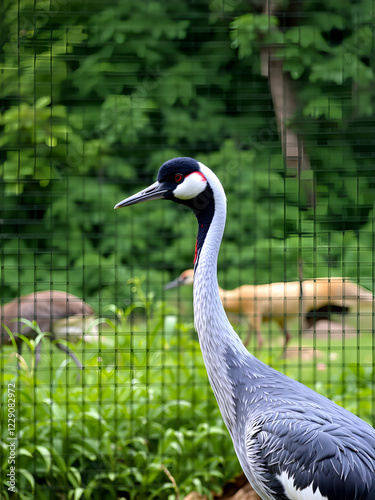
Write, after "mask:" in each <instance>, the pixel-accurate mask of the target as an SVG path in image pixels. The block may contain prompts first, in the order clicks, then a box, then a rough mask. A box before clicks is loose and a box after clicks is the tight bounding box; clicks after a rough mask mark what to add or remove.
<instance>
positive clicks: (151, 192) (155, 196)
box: [115, 181, 168, 208]
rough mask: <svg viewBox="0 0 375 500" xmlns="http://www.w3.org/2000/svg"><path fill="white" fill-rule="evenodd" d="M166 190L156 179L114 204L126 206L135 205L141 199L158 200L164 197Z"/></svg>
mask: <svg viewBox="0 0 375 500" xmlns="http://www.w3.org/2000/svg"><path fill="white" fill-rule="evenodd" d="M167 192H168V189H166V188H165V187H164V186H163V183H160V182H158V181H156V182H154V184H151V186H149V187H148V188H146V189H144V190H143V191H139V193H136V194H133V196H130V197H129V198H126V199H125V200H122V201H120V203H117V205H115V208H121V207H128V206H129V205H135V204H136V203H142V202H143V201H149V200H159V199H161V198H164V194H165V193H167Z"/></svg>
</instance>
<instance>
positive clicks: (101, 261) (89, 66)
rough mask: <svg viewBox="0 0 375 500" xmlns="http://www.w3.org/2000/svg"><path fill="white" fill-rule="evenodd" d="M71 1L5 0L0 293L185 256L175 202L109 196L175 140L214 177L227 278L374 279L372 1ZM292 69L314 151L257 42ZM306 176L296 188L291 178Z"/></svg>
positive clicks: (96, 283) (185, 225) (107, 287)
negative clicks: (309, 196)
mask: <svg viewBox="0 0 375 500" xmlns="http://www.w3.org/2000/svg"><path fill="white" fill-rule="evenodd" d="M265 5H266V2H264V5H263V2H261V1H258V2H255V1H254V2H241V1H239V0H230V1H228V2H226V1H218V0H212V1H211V2H190V1H182V0H181V1H176V2H173V3H172V2H156V1H154V2H153V1H146V2H136V1H132V0H127V1H118V2H111V1H109V2H95V1H94V2H85V1H80V2H75V1H68V0H66V1H65V0H59V1H54V2H52V3H50V2H48V1H35V2H34V1H27V0H20V1H19V2H18V3H17V2H13V1H12V0H5V1H4V2H3V3H2V7H1V19H2V21H1V22H2V24H1V33H0V37H1V49H0V50H1V52H0V60H1V74H0V90H1V122H0V126H1V137H0V146H1V157H0V161H1V167H0V168H1V177H2V182H3V185H2V189H1V197H2V200H1V202H2V207H3V210H2V221H1V222H2V224H1V229H2V244H1V273H2V274H1V285H2V286H1V290H2V292H1V293H2V298H3V301H6V299H10V298H12V297H14V296H17V295H20V294H21V293H27V292H30V291H33V290H34V288H36V289H42V288H45V287H46V284H49V285H51V286H52V287H54V288H60V289H67V290H68V291H70V292H72V293H76V294H78V295H80V296H84V297H91V298H92V299H95V298H96V297H100V301H101V303H104V302H108V301H109V302H112V301H113V297H119V298H122V297H124V296H127V295H128V294H129V290H128V288H129V287H127V286H126V279H127V278H128V277H130V276H132V275H134V274H135V275H137V274H139V273H140V272H141V271H142V272H143V273H145V272H146V270H147V278H148V279H147V282H148V283H152V286H153V288H154V289H155V290H157V291H158V292H159V293H160V292H161V285H162V283H164V282H166V281H167V280H168V279H169V278H170V277H174V276H175V274H176V273H179V272H180V271H181V270H183V269H185V268H188V267H191V264H192V259H193V253H194V243H195V241H194V239H195V230H196V229H195V221H194V220H192V218H191V217H190V214H188V215H186V213H185V211H184V210H182V209H180V208H178V207H177V208H176V207H174V208H171V207H167V208H166V207H165V205H164V204H163V203H162V202H160V203H158V204H155V205H154V206H153V207H152V210H150V208H149V207H148V206H140V207H137V209H136V210H133V211H131V212H125V211H124V212H119V213H116V212H114V211H113V206H114V204H115V203H116V202H118V201H119V200H121V199H123V198H124V197H126V196H127V195H129V194H131V193H133V192H135V191H137V190H138V189H140V188H141V187H143V186H145V185H148V184H149V183H150V182H152V181H153V180H154V178H155V176H156V173H157V170H158V168H159V166H160V165H161V164H162V163H163V162H164V161H166V160H167V159H169V158H171V157H174V156H180V155H183V156H192V157H196V158H198V159H199V160H200V161H202V162H204V163H206V164H207V165H208V166H209V167H210V168H212V169H213V170H214V171H215V172H216V173H217V174H218V176H219V177H220V178H221V180H222V182H223V184H224V187H225V189H226V192H227V195H228V202H229V215H228V217H229V219H228V224H227V229H226V234H225V245H224V246H223V249H222V252H221V257H220V278H221V280H224V281H223V283H224V285H225V286H226V287H230V286H235V285H237V284H239V283H241V282H242V283H243V282H245V283H266V282H270V281H283V280H295V279H297V278H298V265H297V263H298V262H300V264H302V269H303V277H304V278H309V277H318V276H330V275H333V276H334V275H336V276H342V275H344V276H348V277H351V278H353V279H355V280H357V279H358V280H359V282H360V283H361V284H363V285H365V286H367V287H369V288H371V289H372V288H373V278H374V276H373V267H374V266H373V231H372V229H373V227H372V224H373V203H374V187H375V184H374V181H375V179H374V168H373V167H374V144H373V140H374V139H373V138H374V131H375V128H374V124H375V122H374V88H375V86H374V81H373V80H374V74H373V66H374V52H373V43H374V41H373V22H374V20H373V9H372V2H370V1H365V0H362V1H358V2H355V3H353V2H350V1H347V2H341V3H340V5H338V4H337V3H336V2H334V1H326V2H312V1H308V2H291V3H290V5H289V3H288V2H281V3H278V2H276V5H277V6H278V8H276V9H275V12H274V15H273V16H272V15H269V14H265V13H264V8H265ZM270 47H271V48H272V50H274V51H276V52H277V54H276V57H277V58H278V59H280V60H282V61H283V65H284V73H285V74H286V75H287V76H288V77H289V76H290V79H291V80H292V85H293V92H294V95H293V99H294V100H295V101H296V102H297V104H298V105H297V106H296V112H295V113H294V114H293V116H292V117H291V118H289V119H288V123H289V126H290V128H291V129H292V130H293V129H294V130H297V131H299V132H302V133H303V140H304V147H305V149H306V151H307V154H308V156H309V160H310V169H308V170H305V171H303V172H302V174H301V175H300V176H298V175H297V174H296V170H295V169H291V168H288V164H287V162H286V159H285V154H284V155H283V152H282V148H281V142H280V138H279V134H278V128H277V123H276V117H275V109H274V103H273V100H272V95H271V92H270V89H269V81H268V79H267V78H266V77H264V76H262V74H261V72H262V64H261V57H262V50H264V48H270ZM304 181H306V182H308V183H309V185H312V186H313V187H312V190H313V191H314V197H315V205H313V206H312V205H311V204H309V203H308V202H307V201H306V196H305V194H306V193H305V191H304V189H302V188H301V182H304Z"/></svg>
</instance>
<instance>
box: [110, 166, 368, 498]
mask: <svg viewBox="0 0 375 500" xmlns="http://www.w3.org/2000/svg"><path fill="white" fill-rule="evenodd" d="M161 198H163V199H168V200H172V201H174V202H176V203H181V204H183V205H185V206H187V207H189V208H191V209H192V210H193V211H194V213H195V215H196V217H197V219H198V237H197V245H196V253H195V275H194V323H195V328H196V330H197V333H198V337H199V342H200V346H201V350H202V354H203V359H204V363H205V366H206V369H207V373H208V377H209V380H210V383H211V387H212V389H213V391H214V394H215V396H216V399H217V402H218V405H219V408H220V411H221V414H222V416H223V419H224V421H225V424H226V426H227V428H228V431H229V433H230V435H231V437H232V440H233V444H234V448H235V450H236V453H237V456H238V459H239V461H240V464H241V466H242V468H243V470H244V472H245V474H246V476H247V478H248V480H249V482H250V484H251V485H252V487H253V488H254V490H255V491H256V492H257V493H258V495H260V497H261V498H262V499H264V500H374V499H375V430H374V429H373V428H372V427H371V426H370V425H369V424H367V423H365V422H364V421H363V420H361V419H360V418H358V417H357V416H355V415H353V414H352V413H350V412H348V411H347V410H345V409H344V408H341V407H340V406H337V405H336V404H335V403H333V402H332V401H330V400H329V399H327V398H325V397H323V396H322V395H320V394H318V393H316V392H315V391H313V390H312V389H309V388H308V387H306V386H304V385H302V384H300V383H299V382H296V381H295V380H292V379H290V378H289V377H287V376H285V375H283V374H282V373H279V372H277V371H276V370H274V369H273V368H271V367H269V366H268V365H266V364H264V363H262V362H261V361H259V360H258V359H257V358H255V356H253V355H252V354H251V353H250V352H249V351H248V350H247V349H246V347H245V346H244V345H243V343H242V341H241V339H240V338H239V337H238V335H237V334H236V333H235V331H234V330H233V328H232V326H231V324H230V323H229V321H228V319H227V317H226V315H225V311H224V308H223V305H222V302H221V300H220V295H219V289H218V282H217V258H218V253H219V248H220V244H221V240H222V236H223V232H224V226H225V220H226V197H225V193H224V189H223V187H222V185H221V184H220V181H219V180H218V178H217V177H216V175H215V174H214V173H213V172H212V171H211V170H210V169H209V168H207V167H206V166H205V165H203V164H202V163H200V162H198V161H196V160H194V159H192V158H175V159H173V160H169V161H167V162H166V163H164V164H163V165H162V166H161V168H160V170H159V173H158V177H157V181H156V182H155V183H154V184H152V185H151V186H149V187H148V188H147V189H145V190H143V191H140V192H139V193H137V194H135V195H133V196H131V197H130V198H127V199H125V200H123V201H121V202H120V203H118V204H117V205H116V206H115V208H119V207H126V206H129V205H134V204H136V203H140V202H143V201H147V200H156V199H161Z"/></svg>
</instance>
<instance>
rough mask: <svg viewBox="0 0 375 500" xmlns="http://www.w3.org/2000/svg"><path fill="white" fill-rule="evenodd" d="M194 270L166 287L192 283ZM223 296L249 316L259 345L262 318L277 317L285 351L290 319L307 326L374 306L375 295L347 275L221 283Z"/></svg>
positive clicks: (228, 304)
mask: <svg viewBox="0 0 375 500" xmlns="http://www.w3.org/2000/svg"><path fill="white" fill-rule="evenodd" d="M193 279H194V270H193V269H187V270H186V271H184V272H183V273H181V274H180V276H179V277H178V278H177V279H175V280H174V281H171V282H170V283H169V284H168V285H166V286H165V289H170V288H175V287H177V286H182V285H192V284H193ZM219 293H220V299H221V301H222V303H223V306H224V308H225V310H226V311H227V312H233V313H238V314H243V315H245V316H247V319H248V323H249V332H248V334H247V336H246V339H245V341H244V344H245V345H247V344H248V343H249V340H250V334H251V332H252V331H255V332H256V336H257V343H258V348H259V349H260V348H261V347H262V345H263V336H262V333H261V324H262V322H268V321H272V320H273V321H276V323H277V324H278V325H279V327H280V330H282V331H283V332H284V337H285V342H284V351H285V349H286V347H287V345H288V343H289V341H290V339H291V334H290V332H289V331H288V329H287V323H289V322H291V321H294V320H296V319H298V318H302V320H303V321H304V322H306V323H307V326H312V325H315V323H316V322H317V321H318V320H320V319H330V317H331V314H333V313H341V314H346V313H348V312H351V311H356V310H358V311H360V309H361V307H362V306H363V305H365V306H366V308H367V310H368V309H370V310H372V308H373V306H374V296H373V294H372V293H371V292H370V291H369V290H366V289H365V288H363V287H361V286H359V285H357V284H355V283H352V282H351V281H350V280H348V279H347V278H318V279H315V280H304V281H291V282H280V283H269V284H265V285H242V286H239V287H238V288H235V289H234V290H223V289H222V288H220V287H219Z"/></svg>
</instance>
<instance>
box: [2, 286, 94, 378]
mask: <svg viewBox="0 0 375 500" xmlns="http://www.w3.org/2000/svg"><path fill="white" fill-rule="evenodd" d="M22 319H27V320H29V321H36V323H37V324H38V326H39V328H40V330H41V332H49V333H51V336H48V338H49V339H50V340H51V341H52V340H55V339H58V338H64V339H66V340H69V341H77V340H78V339H79V338H81V337H82V336H84V333H85V332H86V331H87V329H88V328H89V327H90V325H91V323H92V322H93V320H94V310H93V308H92V307H91V306H90V305H89V304H86V302H83V301H82V300H81V299H80V298H78V297H76V296H75V295H71V294H69V293H66V292H60V291H57V290H51V291H50V290H46V291H43V292H35V293H30V294H28V295H23V296H22V297H19V298H17V299H14V300H12V301H11V302H9V303H8V304H5V305H4V306H2V307H1V309H0V332H1V336H0V344H11V339H10V337H9V334H8V332H7V330H6V328H4V325H5V326H6V327H7V328H9V330H10V331H11V332H12V333H14V334H18V333H20V334H22V335H24V336H25V337H30V338H35V337H36V336H37V333H36V332H35V330H34V329H33V328H32V327H31V326H26V325H25V323H24V322H23V321H22ZM90 332H92V333H94V334H95V333H97V329H95V328H94V329H93V331H92V329H90ZM15 340H16V343H17V347H18V352H19V354H21V349H22V344H23V342H22V340H21V339H19V338H17V336H16V337H15ZM41 345H42V344H41V342H39V344H38V346H37V347H36V352H35V363H36V364H38V362H39V360H40V349H41ZM56 347H58V348H59V349H60V350H61V351H64V352H66V353H67V354H69V356H70V357H71V358H72V359H73V361H74V362H75V364H76V365H77V366H78V368H80V369H82V364H81V362H80V361H79V359H78V358H77V356H76V355H75V354H74V353H73V352H72V351H71V350H70V349H69V348H68V347H67V346H65V345H64V344H62V343H59V342H56Z"/></svg>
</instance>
